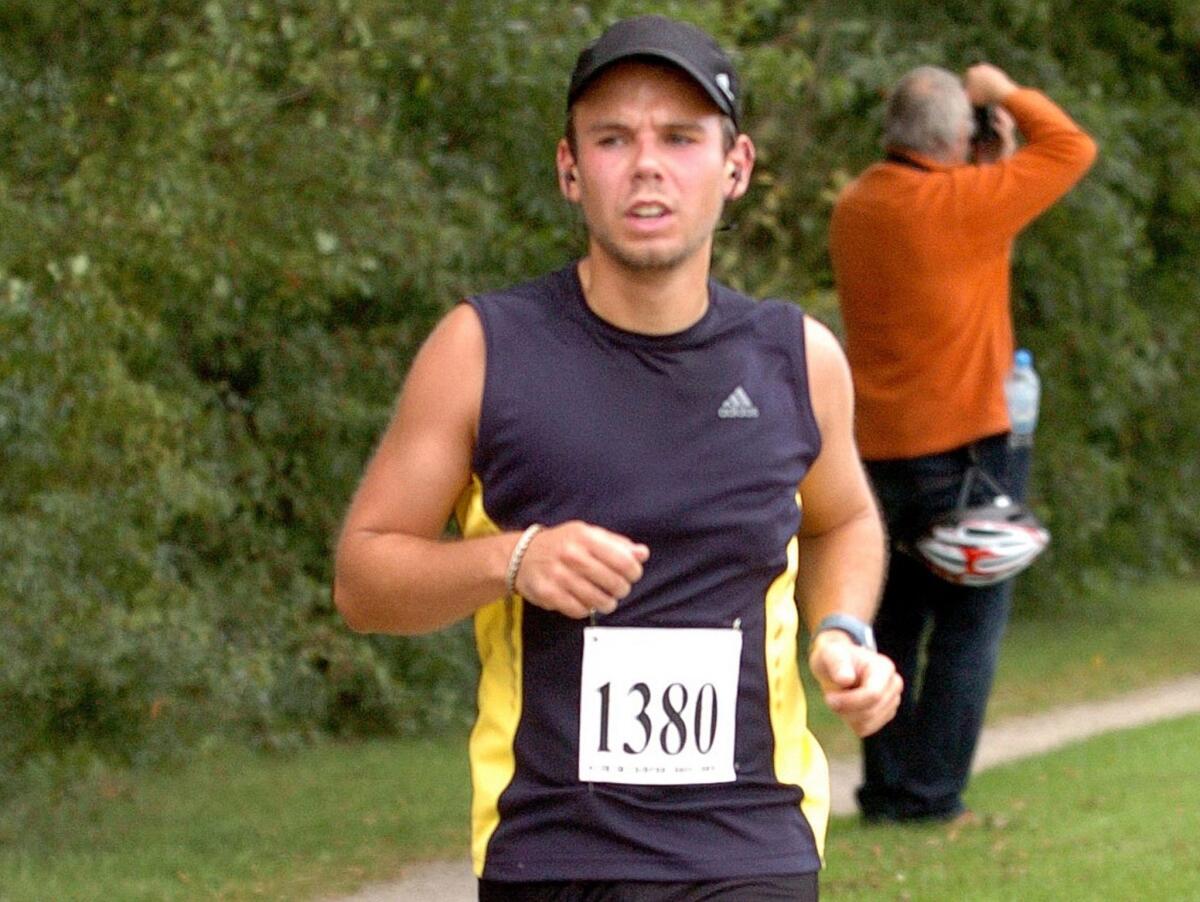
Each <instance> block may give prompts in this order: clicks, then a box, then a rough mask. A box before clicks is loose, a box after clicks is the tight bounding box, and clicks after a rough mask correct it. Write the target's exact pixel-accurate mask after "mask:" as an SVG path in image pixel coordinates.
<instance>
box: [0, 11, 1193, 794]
mask: <svg viewBox="0 0 1200 902" xmlns="http://www.w3.org/2000/svg"><path fill="white" fill-rule="evenodd" d="M644 11H658V12H666V13H669V14H673V15H677V16H680V17H683V18H688V19H691V20H692V21H696V22H697V23H699V24H701V25H703V26H705V27H707V28H709V29H710V30H712V31H713V32H714V33H715V34H717V35H718V37H719V38H720V39H721V41H722V43H724V44H725V45H726V46H730V47H733V48H735V53H736V57H737V61H738V63H739V67H740V69H741V71H742V74H743V79H744V81H745V82H746V83H747V85H748V89H749V90H748V93H747V97H746V105H747V115H746V120H747V124H748V128H749V129H750V131H751V133H752V134H753V135H754V137H755V140H756V142H757V144H758V147H759V155H760V162H759V168H758V171H757V175H756V179H755V183H754V186H753V188H752V190H751V193H750V195H749V197H748V198H747V199H746V200H744V201H742V202H741V203H740V204H739V205H738V207H737V208H736V209H734V210H732V211H730V217H731V219H733V220H734V221H735V222H736V224H737V229H736V230H735V231H732V232H726V233H722V235H721V237H720V238H719V242H718V248H717V255H716V269H717V273H718V275H719V276H721V277H722V278H724V279H726V280H727V281H729V282H731V283H733V284H734V285H736V286H738V287H740V288H743V289H745V290H747V291H750V292H752V293H755V294H758V295H773V296H783V297H790V298H794V299H796V300H797V301H799V302H801V303H803V304H804V305H805V306H806V307H808V308H809V309H810V310H812V311H813V312H814V313H815V314H816V315H818V316H820V317H821V318H823V319H826V320H827V321H828V322H830V323H831V324H833V325H834V326H835V328H836V326H837V314H836V302H835V300H834V298H833V296H832V293H831V276H830V271H829V265H828V260H827V258H826V253H825V229H826V224H827V222H828V216H829V212H830V208H831V205H832V201H833V198H834V197H835V195H836V192H837V190H838V189H839V187H840V186H841V185H842V184H844V183H845V182H846V181H847V180H848V179H849V178H851V177H852V176H853V174H854V173H856V172H857V171H858V170H859V169H860V168H862V167H863V166H865V165H866V164H868V163H869V162H870V161H872V160H873V159H875V158H876V157H877V155H878V134H879V124H880V120H881V109H882V101H883V98H884V96H885V94H886V91H887V89H888V86H889V85H890V84H891V83H892V82H893V81H894V80H895V78H896V77H897V76H898V75H899V74H900V73H902V72H903V71H904V70H906V69H907V68H909V67H911V66H913V65H917V64H919V63H925V62H933V63H938V64H942V65H946V66H948V67H951V68H954V69H961V68H963V67H964V66H965V65H966V64H967V63H969V62H971V61H973V60H975V59H979V58H986V59H990V60H992V61H994V62H997V63H998V64H1000V65H1002V66H1004V67H1005V68H1007V69H1008V70H1009V71H1010V72H1011V73H1012V74H1013V75H1014V77H1015V78H1017V79H1018V80H1019V81H1022V82H1025V83H1028V84H1032V85H1035V86H1037V87H1041V88H1043V89H1044V90H1046V91H1047V93H1049V94H1050V95H1051V96H1052V97H1054V98H1055V99H1056V100H1058V101H1059V102H1061V103H1062V104H1063V105H1064V106H1065V107H1066V108H1067V109H1068V110H1069V111H1070V112H1071V113H1072V114H1073V115H1074V116H1075V117H1076V118H1077V119H1078V120H1079V121H1080V122H1081V123H1083V124H1084V126H1085V127H1086V128H1087V129H1088V130H1089V131H1091V132H1092V133H1093V134H1094V135H1095V136H1096V137H1097V140H1098V141H1099V144H1100V147H1101V157H1100V160H1099V162H1098V164H1097V166H1096V168H1095V169H1094V170H1093V172H1092V173H1091V174H1090V175H1089V176H1088V177H1087V179H1086V180H1085V181H1084V182H1083V183H1082V184H1081V186H1080V187H1079V188H1077V189H1076V190H1075V191H1074V192H1073V193H1072V194H1071V195H1070V196H1069V197H1068V198H1067V200H1065V201H1064V202H1063V203H1061V204H1060V205H1059V206H1057V207H1056V208H1054V210H1053V211H1051V213H1049V214H1048V215H1047V216H1045V217H1043V219H1041V220H1039V222H1038V223H1036V224H1035V226H1033V227H1032V228H1031V229H1030V230H1029V231H1028V232H1027V233H1026V234H1025V235H1024V236H1023V237H1022V238H1021V239H1020V241H1019V244H1018V251H1017V260H1018V265H1017V272H1016V278H1015V291H1016V295H1015V304H1016V315H1017V320H1018V332H1019V335H1020V338H1021V341H1022V343H1024V344H1027V345H1028V346H1030V347H1032V348H1033V349H1034V351H1035V353H1036V355H1037V359H1038V363H1039V368H1040V370H1041V371H1042V373H1043V378H1044V382H1045V385H1046V390H1045V411H1044V415H1043V423H1044V425H1043V427H1042V429H1041V432H1040V435H1039V443H1040V451H1039V455H1038V462H1037V470H1036V473H1035V476H1036V484H1035V493H1036V498H1037V503H1038V506H1039V509H1040V510H1041V512H1042V513H1043V514H1044V515H1045V517H1046V519H1047V520H1048V521H1049V523H1050V524H1051V527H1052V529H1053V531H1054V535H1055V545H1054V552H1053V556H1052V559H1051V560H1049V561H1047V562H1046V563H1045V564H1043V565H1040V566H1039V567H1038V568H1036V569H1035V571H1033V573H1032V575H1031V578H1030V579H1029V580H1027V581H1026V583H1025V588H1026V597H1027V599H1028V600H1029V601H1030V603H1031V604H1047V605H1049V604H1052V603H1053V600H1054V599H1055V598H1062V597H1065V596H1067V595H1072V594H1075V593H1078V592H1079V590H1080V588H1081V586H1084V585H1085V584H1086V578H1087V574H1089V573H1091V572H1095V571H1103V570H1109V571H1111V569H1112V568H1114V567H1124V568H1132V569H1142V570H1148V569H1160V570H1161V569H1170V570H1185V569H1186V568H1188V567H1189V566H1191V565H1190V562H1191V561H1192V560H1193V557H1194V555H1195V552H1196V549H1197V545H1198V544H1200V504H1197V492H1196V489H1195V486H1196V485H1197V483H1198V481H1200V472H1198V470H1200V463H1198V456H1197V454H1196V449H1197V448H1198V447H1200V426H1198V425H1197V424H1200V393H1198V392H1197V391H1196V388H1197V386H1200V372H1198V368H1200V364H1198V363H1197V359H1198V358H1197V356H1196V354H1195V353H1194V351H1193V346H1194V344H1195V342H1196V337H1197V336H1198V335H1200V313H1198V312H1197V304H1196V295H1197V291H1196V289H1197V277H1196V275H1195V272H1194V265H1193V262H1192V261H1194V260H1195V259H1196V257H1197V253H1198V252H1200V230H1198V229H1197V228H1196V223H1197V222H1198V221H1200V217H1198V213H1200V114H1198V113H1197V112H1196V110H1197V108H1198V107H1197V100H1200V97H1198V94H1200V89H1197V87H1196V86H1197V84H1200V77H1198V76H1200V15H1198V14H1197V12H1196V9H1195V5H1194V4H1193V3H1191V2H1189V0H1116V2H1112V0H1109V2H1105V3H1101V2H1099V0H1071V2H1068V0H984V2H972V3H966V2H962V3H959V2H946V3H941V4H927V3H922V2H917V0H891V2H886V0H839V2H836V3H834V2H832V0H813V2H794V0H751V2H739V3H732V2H716V0H708V2H700V3H687V4H684V3H682V2H659V3H648V2H644V3H633V2H615V0H610V2H598V3H592V4H587V5H584V4H563V3H551V2H547V0H515V2H509V3H503V4H501V3H494V4H476V3H463V2H457V0H450V2H440V3H434V2H431V0H410V2H407V3H402V4H396V3H394V2H390V0H208V2H198V0H139V2H136V3H127V4H112V3H107V2H102V0H80V2H73V3H66V2H60V0H54V2H44V0H10V2H9V3H6V4H4V6H3V8H0V141H2V142H3V147H4V150H5V153H4V155H3V157H2V158H0V216H2V219H3V222H4V223H5V227H4V229H3V230H0V345H2V347H3V353H2V354H0V441H2V442H3V447H4V449H5V450H4V457H3V467H2V469H0V516H3V528H2V529H0V611H2V619H3V624H4V627H3V631H2V632H0V711H2V712H3V713H2V714H0V764H2V765H3V768H2V770H3V771H4V772H6V773H9V774H18V773H27V772H28V771H29V768H30V767H38V766H51V765H52V764H53V762H54V761H56V760H59V759H61V758H62V757H63V756H64V755H66V756H70V755H72V754H76V753H79V754H91V753H95V752H99V753H102V754H106V755H113V756H120V757H125V758H131V759H140V758H144V757H148V756H149V757H153V756H158V755H162V754H167V753H170V752H172V751H174V750H178V749H182V748H187V747H189V746H192V745H194V744H195V743H197V742H200V741H202V740H203V738H204V737H205V736H208V735H213V734H217V733H232V734H235V735H238V736H243V737H252V738H255V739H257V740H259V741H262V742H267V743H272V744H280V743H289V742H295V741H301V740H303V739H305V738H306V737H310V736H313V735H316V734H322V733H333V734H345V733H363V732H373V731H407V730H418V729H428V728H432V727H437V726H440V725H445V724H448V723H452V722H457V721H460V720H462V719H463V718H464V717H465V716H466V714H467V712H468V709H469V695H470V692H471V689H472V680H473V675H472V667H471V663H470V661H471V657H470V654H469V649H468V645H469V643H470V641H471V640H470V636H469V634H468V632H467V631H466V629H465V628H459V629H455V630H451V631H448V632H446V633H444V634H441V635H438V636H432V637H427V638H423V639H417V640H388V639H364V638H361V637H357V636H353V635H351V634H349V633H348V632H347V631H346V630H345V629H344V628H343V627H342V626H341V625H340V624H339V623H338V621H337V619H336V617H335V616H334V615H333V612H332V608H331V604H330V599H329V591H328V585H329V576H330V559H329V558H330V548H331V542H332V539H333V537H334V535H335V532H336V530H337V527H338V521H339V518H340V516H341V513H342V511H343V509H344V507H345V504H346V502H347V500H348V498H349V496H350V493H351V491H352V490H353V487H354V483H355V481H356V479H357V477H358V474H359V472H360V471H361V468H362V466H363V464H364V462H365V459H366V457H367V456H368V455H369V453H370V450H371V446H372V443H373V442H374V440H375V438H376V436H377V435H378V433H379V431H380V430H381V428H382V427H383V425H384V423H385V422H386V420H387V417H388V416H389V413H390V407H391V403H392V399H393V398H394V395H395V392H396V391H397V389H398V387H399V385H400V384H401V381H402V379H403V374H404V372H405V369H406V366H407V364H408V362H409V361H410V360H411V357H412V354H413V353H414V351H415V348H416V346H417V345H418V343H419V341H420V340H421V338H422V337H423V336H424V335H425V334H426V333H427V331H428V329H429V328H430V326H431V325H432V323H433V322H434V321H435V320H436V319H437V317H438V316H440V315H441V313H442V312H444V311H445V310H446V309H448V307H449V306H450V305H451V304H453V303H454V302H455V301H456V300H457V299H458V298H460V297H462V296H463V295H464V294H467V293H470V292H473V291H478V290H483V289H485V288H489V287H495V286H498V285H501V284H505V283H508V282H512V281H515V280H518V279H523V278H526V277H528V276H530V275H532V274H534V273H537V272H540V271H544V270H547V269H549V268H552V267H555V266H557V265H560V264H561V262H562V261H563V260H564V259H567V258H568V257H569V256H571V255H574V254H577V253H579V251H580V250H581V248H582V232H581V229H580V227H579V224H578V222H577V221H576V218H575V216H574V214H573V212H572V211H571V210H570V209H568V208H567V206H566V205H565V204H564V203H563V202H562V201H561V199H560V198H559V197H558V196H557V192H556V188H555V185H554V178H553V165H552V160H553V151H554V144H555V141H556V139H557V137H558V135H559V133H560V131H561V124H562V116H563V112H564V111H563V108H562V97H563V94H564V91H565V82H566V77H567V73H568V72H569V68H570V66H571V64H572V62H573V59H574V55H575V53H576V52H577V51H578V49H579V47H580V46H581V45H582V43H583V42H584V41H586V40H587V39H589V38H590V37H591V36H593V35H594V34H596V33H597V32H598V31H599V30H600V28H601V27H602V26H603V25H604V24H606V23H607V22H609V21H611V20H613V19H615V18H617V17H619V16H621V15H626V14H629V13H633V12H644Z"/></svg>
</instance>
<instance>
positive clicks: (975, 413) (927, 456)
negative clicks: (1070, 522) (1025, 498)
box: [830, 64, 1096, 821]
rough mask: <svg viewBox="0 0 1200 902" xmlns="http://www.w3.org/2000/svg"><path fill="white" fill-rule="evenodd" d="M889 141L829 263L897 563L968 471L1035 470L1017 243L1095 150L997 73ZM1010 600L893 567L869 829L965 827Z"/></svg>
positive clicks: (892, 105) (958, 91) (951, 79)
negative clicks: (1014, 373) (1013, 436)
mask: <svg viewBox="0 0 1200 902" xmlns="http://www.w3.org/2000/svg"><path fill="white" fill-rule="evenodd" d="M973 106H974V107H990V108H993V116H994V121H995V124H996V126H997V129H998V131H999V133H1000V136H1001V143H1000V146H999V148H998V149H994V150H992V151H991V152H990V158H988V157H983V158H981V157H979V156H977V155H976V154H975V153H973V151H972V140H971V139H972V136H973V133H974V128H975V116H974V114H973V110H972V107H973ZM1014 127H1015V128H1016V129H1018V130H1019V131H1020V133H1021V135H1022V136H1023V137H1024V139H1025V143H1024V144H1023V146H1022V147H1021V148H1020V149H1016V146H1015V142H1014V135H1013V131H1014ZM885 128H886V134H885V147H886V151H887V157H886V159H885V160H884V161H881V162H879V163H876V164H874V165H872V166H870V167H869V168H868V169H867V170H866V171H864V172H863V173H862V174H861V175H860V176H859V177H858V178H857V179H856V180H855V181H854V182H853V183H851V184H850V185H849V186H847V188H846V189H845V190H844V191H843V193H842V195H841V196H840V198H839V199H838V202H837V205H836V207H835V210H834V214H833V221H832V223H831V231H830V251H831V255H832V261H833V268H834V275H835V279H836V283H837V290H838V295H839V299H840V302H841V307H842V314H843V319H844V322H845V329H846V344H847V356H848V357H849V361H850V367H851V371H852V373H853V378H854V386H855V392H856V395H857V399H858V413H857V418H856V433H857V439H858V444H859V448H860V451H861V453H862V456H863V458H864V459H865V460H866V461H867V468H868V471H869V473H870V475H871V479H872V483H873V485H874V487H875V490H876V492H877V493H878V495H879V499H880V502H881V504H882V506H883V509H884V513H885V516H886V519H887V523H888V528H889V533H890V538H891V543H892V548H893V551H896V550H897V548H903V547H905V545H906V544H907V543H911V542H912V541H913V540H914V539H916V538H917V537H918V536H919V535H920V534H921V533H922V532H923V531H924V530H925V529H926V528H927V526H928V525H929V523H930V522H931V521H932V520H933V519H934V518H936V517H937V516H938V515H940V514H943V513H945V512H947V511H949V510H951V509H952V508H953V507H954V503H955V500H956V498H957V495H958V491H959V488H960V487H961V485H962V481H963V477H964V475H965V472H966V469H967V467H968V466H969V464H970V463H971V461H973V460H974V461H978V463H979V464H980V465H981V466H982V467H983V468H984V469H986V470H987V471H988V472H989V473H990V475H992V476H993V477H994V478H996V479H998V480H999V481H1000V482H1002V483H1007V485H1008V487H1009V489H1010V491H1011V493H1012V494H1015V495H1017V496H1018V497H1020V496H1021V495H1022V494H1023V490H1024V478H1025V477H1024V472H1023V470H1024V469H1026V468H1027V466H1028V457H1027V456H1026V457H1025V459H1024V460H1023V461H1019V460H1018V459H1017V458H1016V457H1015V456H1014V455H1013V453H1012V452H1010V450H1009V448H1008V443H1007V433H1008V431H1009V426H1010V424H1009V419H1008V413H1007V410H1006V407H1005V402H1004V395H1003V381H1004V377H1005V375H1006V374H1007V373H1008V371H1009V370H1010V368H1011V366H1012V360H1013V349H1014V341H1013V329H1012V314H1011V309H1010V303H1009V271H1010V265H1011V252H1012V243H1013V239H1014V238H1015V237H1016V236H1017V234H1018V233H1019V232H1020V231H1021V230H1022V229H1023V228H1024V227H1025V226H1026V225H1028V224H1029V223H1030V222H1032V221H1033V220H1034V219H1035V218H1036V217H1037V216H1038V215H1039V214H1041V213H1042V212H1044V211H1045V210H1046V209H1047V208H1048V207H1050V206H1051V205H1052V204H1053V203H1054V202H1055V201H1056V200H1058V199H1059V198H1060V197H1061V196H1062V195H1063V194H1065V193H1066V192H1067V191H1068V190H1069V189H1070V188H1071V186H1072V185H1074V184H1075V182H1076V181H1078V180H1079V178H1080V177H1082V175H1083V173H1084V172H1085V171H1086V170H1087V169H1088V167H1089V166H1090V165H1091V163H1092V160H1093V159H1094V157H1095V153H1096V148H1095V144H1094V143H1093V141H1092V140H1091V138H1089V137H1088V136H1087V135H1086V134H1085V133H1084V132H1083V131H1082V130H1081V129H1080V128H1079V126H1077V125H1076V124H1075V123H1074V122H1073V121H1072V120H1071V119H1070V118H1069V117H1068V116H1067V115H1066V114H1065V113H1064V112H1063V111H1062V110H1061V109H1059V108H1058V107H1057V106H1056V105H1055V104H1054V103H1052V102H1051V101H1050V100H1049V99H1048V98H1047V97H1046V96H1045V95H1043V94H1041V93H1040V92H1038V91H1035V90H1032V89H1029V88H1023V87H1020V86H1018V85H1017V84H1016V83H1015V82H1013V80H1012V79H1011V78H1009V76H1008V75H1007V74H1005V73H1004V72H1003V71H1001V70H1000V69H998V68H997V67H995V66H992V65H987V64H982V65H977V66H972V67H971V68H970V69H968V70H967V72H966V74H965V76H964V77H963V78H962V79H960V78H959V77H958V76H956V75H954V74H953V73H950V72H947V71H946V70H944V69H939V68H936V67H933V66H923V67H921V68H919V69H915V70H913V71H912V72H910V73H908V74H907V75H906V76H905V77H904V78H903V79H902V80H901V81H900V82H899V84H898V85H897V86H896V88H895V90H894V91H893V93H892V96H891V98H890V101H889V105H888V110H887V116H886V125H885ZM1014 462H1016V465H1015V466H1013V465H1012V464H1013V463H1014ZM1010 598H1011V591H1010V589H1009V585H1008V584H1006V583H1002V584H999V585H992V586H984V587H965V586H958V585H953V584H951V583H949V582H944V581H942V580H941V579H939V578H938V577H936V576H934V575H933V574H932V573H930V572H928V571H927V570H926V569H925V568H924V567H923V566H922V565H921V564H920V563H919V562H918V561H917V560H916V559H915V558H913V557H911V556H908V555H906V554H903V553H893V555H892V558H891V562H890V564H889V572H888V580H887V585H886V588H885V591H884V597H883V600H882V602H881V605H880V608H879V612H878V614H877V618H876V624H875V629H876V636H877V641H878V643H879V648H880V651H881V652H884V653H885V654H887V655H889V656H890V657H891V658H892V659H893V660H894V661H895V662H896V665H897V667H898V668H899V670H900V672H901V674H902V675H903V677H904V684H905V692H904V699H903V702H902V704H901V708H900V712H899V714H898V715H897V717H896V718H895V720H894V721H893V722H892V723H891V724H890V725H889V726H888V727H886V728H885V729H884V730H882V731H880V732H879V733H877V734H876V735H875V736H873V737H871V738H869V739H867V740H865V741H864V782H863V786H862V787H861V788H860V789H859V793H858V799H859V805H860V808H861V809H862V812H863V814H864V816H865V817H867V818H868V819H871V820H891V821H907V820H929V819H952V818H955V817H957V816H959V815H960V814H962V813H963V812H964V811H965V810H966V809H965V808H964V805H963V801H962V791H963V789H964V788H965V786H966V782H967V776H968V774H969V772H970V766H971V759H972V757H973V755H974V752H975V746H976V742H977V740H978V737H979V732H980V729H981V727H982V724H983V715H984V710H985V708H986V705H987V698H988V695H989V693H990V691H991V684H992V676H993V673H994V670H995V662H996V658H997V655H998V651H999V646H1000V639H1001V636H1002V634H1003V631H1004V627H1005V623H1006V621H1007V619H1008V611H1009V606H1010ZM927 630H928V640H927V645H926V646H925V651H926V659H925V660H926V663H925V669H924V673H923V675H921V676H918V674H917V669H918V659H919V652H920V647H921V642H922V637H923V636H924V635H925V634H926V631H927Z"/></svg>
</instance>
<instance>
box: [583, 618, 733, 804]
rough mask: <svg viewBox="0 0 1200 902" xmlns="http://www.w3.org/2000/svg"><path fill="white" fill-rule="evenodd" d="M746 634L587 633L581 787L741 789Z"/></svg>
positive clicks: (635, 630) (628, 629) (637, 629)
mask: <svg viewBox="0 0 1200 902" xmlns="http://www.w3.org/2000/svg"><path fill="white" fill-rule="evenodd" d="M741 656H742V633H741V630H737V629H648V628H641V627H604V626H592V627H587V628H586V629H584V631H583V673H582V680H581V686H580V694H579V779H580V780H582V781H585V782H595V783H639V784H657V785H670V784H685V783H731V782H733V781H734V780H735V779H736V774H735V773H734V768H733V751H734V737H735V733H736V731H735V724H736V720H737V716H736V715H737V690H738V675H739V673H740V672H741Z"/></svg>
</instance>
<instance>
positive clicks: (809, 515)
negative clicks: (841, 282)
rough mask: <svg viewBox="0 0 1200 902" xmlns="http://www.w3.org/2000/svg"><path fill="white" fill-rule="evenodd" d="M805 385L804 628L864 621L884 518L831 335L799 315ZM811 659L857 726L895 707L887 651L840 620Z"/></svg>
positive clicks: (871, 725)
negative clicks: (808, 411)
mask: <svg viewBox="0 0 1200 902" xmlns="http://www.w3.org/2000/svg"><path fill="white" fill-rule="evenodd" d="M805 336H806V347H807V356H808V371H809V385H810V391H811V394H812V397H813V404H814V409H815V411H816V414H817V421H818V424H819V425H820V428H821V453H820V455H819V456H818V457H817V460H816V462H815V463H814V464H813V466H812V469H811V470H810V471H809V473H808V475H807V476H806V477H805V479H804V481H803V483H802V484H801V486H800V491H801V499H802V501H803V504H804V511H803V524H802V527H801V530H800V537H799V543H800V570H799V575H798V577H797V593H796V594H797V600H798V602H799V604H800V609H801V613H802V614H803V616H804V618H805V621H806V622H807V624H808V627H809V630H810V632H811V631H812V630H813V629H815V628H816V626H817V624H818V623H819V622H820V621H821V620H822V619H823V618H824V617H825V616H827V615H829V614H834V613H843V614H850V615H852V616H854V617H857V618H858V619H860V620H862V621H864V622H867V623H869V622H870V621H871V619H872V618H873V617H874V615H875V609H876V606H877V605H878V601H879V593H880V587H881V586H882V582H883V573H884V562H885V556H886V552H885V550H884V548H885V546H884V532H883V525H882V522H881V520H880V517H879V512H878V508H877V506H876V503H875V499H874V495H873V494H872V492H871V488H870V485H869V483H868V482H867V478H866V474H865V473H864V472H863V468H862V463H861V461H860V460H859V457H858V452H857V450H856V448H855V445H854V437H853V416H854V413H853V408H854V403H853V389H852V387H851V382H850V371H849V367H848V366H847V364H846V359H845V356H844V355H843V353H842V350H841V347H840V346H839V345H838V342H837V339H836V338H834V336H833V335H832V334H831V333H830V332H829V330H828V329H826V328H825V327H824V326H821V325H820V324H819V323H817V322H815V321H814V320H811V319H808V320H806V329H805ZM809 666H810V667H811V669H812V672H813V675H814V676H815V677H816V678H817V681H818V683H819V684H820V685H821V688H822V690H823V691H824V693H825V700H826V703H827V704H828V705H829V706H830V708H831V709H832V710H833V711H834V712H835V713H836V714H838V715H839V716H840V717H841V718H842V719H843V720H844V721H845V722H846V723H847V725H848V726H849V727H850V728H851V729H852V730H854V732H855V733H857V734H858V735H860V736H867V735H870V734H871V733H874V732H875V731H876V730H878V729H879V728H880V727H882V726H883V725H884V724H886V723H887V722H888V721H889V720H891V719H892V717H893V716H894V714H895V712H896V707H897V706H898V705H899V702H900V691H901V688H902V686H903V683H902V681H901V679H900V677H899V676H898V675H897V674H896V668H895V666H894V665H893V664H892V662H891V660H890V659H888V658H887V657H885V656H883V655H880V654H878V653H876V652H874V651H871V650H868V649H865V648H861V647H859V646H857V645H855V644H853V643H852V642H851V640H850V637H849V636H848V635H847V634H845V633H843V632H840V631H838V630H828V631H824V632H821V633H820V634H818V635H817V637H816V639H815V640H814V642H813V643H812V647H811V649H810V653H809Z"/></svg>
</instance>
